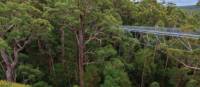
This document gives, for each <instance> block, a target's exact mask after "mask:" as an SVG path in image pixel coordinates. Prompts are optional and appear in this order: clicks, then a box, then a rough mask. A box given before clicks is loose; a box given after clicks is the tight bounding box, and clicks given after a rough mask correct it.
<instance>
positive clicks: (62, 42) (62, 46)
mask: <svg viewBox="0 0 200 87" xmlns="http://www.w3.org/2000/svg"><path fill="white" fill-rule="evenodd" d="M60 32H61V37H60V42H61V62H62V63H63V64H64V65H65V31H64V28H61V29H60Z"/></svg>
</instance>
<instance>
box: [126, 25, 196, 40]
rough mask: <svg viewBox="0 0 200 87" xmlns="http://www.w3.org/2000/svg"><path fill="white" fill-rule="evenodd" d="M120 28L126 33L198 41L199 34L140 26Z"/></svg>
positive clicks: (177, 29) (174, 29) (175, 29)
mask: <svg viewBox="0 0 200 87" xmlns="http://www.w3.org/2000/svg"><path fill="white" fill-rule="evenodd" d="M122 28H123V29H125V30H126V31H128V32H136V33H147V34H155V35H163V36H171V37H185V38H193V39H200V33H197V32H187V33H186V32H181V30H180V29H179V28H156V27H140V26H122Z"/></svg>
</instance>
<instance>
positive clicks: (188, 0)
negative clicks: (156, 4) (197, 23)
mask: <svg viewBox="0 0 200 87" xmlns="http://www.w3.org/2000/svg"><path fill="white" fill-rule="evenodd" d="M158 1H163V0H158ZM165 1H166V2H173V3H175V4H176V5H177V6H186V5H195V4H196V3H197V2H198V0H165Z"/></svg>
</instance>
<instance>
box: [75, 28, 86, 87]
mask: <svg viewBox="0 0 200 87" xmlns="http://www.w3.org/2000/svg"><path fill="white" fill-rule="evenodd" d="M77 36H78V38H77V41H78V54H79V58H78V66H79V80H80V83H79V84H80V87H84V48H85V45H84V35H83V30H80V31H78V35H77Z"/></svg>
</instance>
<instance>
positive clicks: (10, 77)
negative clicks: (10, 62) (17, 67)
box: [6, 66, 15, 82]
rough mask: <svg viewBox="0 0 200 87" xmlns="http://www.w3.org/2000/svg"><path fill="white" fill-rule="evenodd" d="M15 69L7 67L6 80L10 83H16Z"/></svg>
mask: <svg viewBox="0 0 200 87" xmlns="http://www.w3.org/2000/svg"><path fill="white" fill-rule="evenodd" d="M14 76H15V75H14V68H13V67H12V66H6V80H7V81H9V82H14V81H15V79H14Z"/></svg>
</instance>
